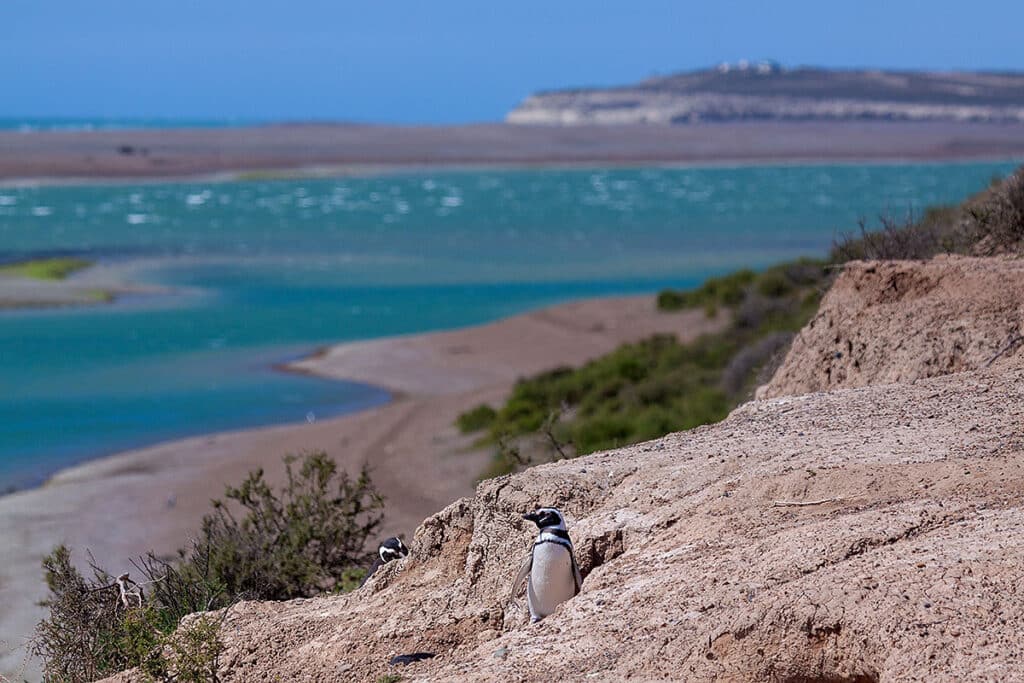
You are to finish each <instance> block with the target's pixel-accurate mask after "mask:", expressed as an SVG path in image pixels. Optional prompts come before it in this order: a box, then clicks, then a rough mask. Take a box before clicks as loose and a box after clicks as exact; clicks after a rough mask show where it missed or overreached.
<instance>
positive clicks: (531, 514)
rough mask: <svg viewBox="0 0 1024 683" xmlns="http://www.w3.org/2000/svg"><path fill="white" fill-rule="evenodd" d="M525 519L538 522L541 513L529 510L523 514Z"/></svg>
mask: <svg viewBox="0 0 1024 683" xmlns="http://www.w3.org/2000/svg"><path fill="white" fill-rule="evenodd" d="M523 519H525V520H526V521H527V522H533V523H534V524H536V523H537V522H539V521H540V513H538V512H527V513H526V514H525V515H523Z"/></svg>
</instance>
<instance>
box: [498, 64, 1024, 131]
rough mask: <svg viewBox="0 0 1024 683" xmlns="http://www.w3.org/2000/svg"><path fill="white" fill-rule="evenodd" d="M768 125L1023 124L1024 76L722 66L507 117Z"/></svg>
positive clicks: (530, 101) (585, 93) (585, 92)
mask: <svg viewBox="0 0 1024 683" xmlns="http://www.w3.org/2000/svg"><path fill="white" fill-rule="evenodd" d="M766 119H767V120H793V121H807V120H864V119H879V120H900V121H984V122H1024V74H1018V73H969V72H941V73H940V72H912V71H878V70H848V71H846V70H844V71H833V70H827V69H817V68H809V67H800V68H796V69H783V68H781V67H779V66H778V65H776V64H771V63H761V64H748V63H740V64H738V65H728V64H723V65H720V66H719V67H718V68H716V69H707V70H703V71H694V72H688V73H679V74H674V75H671V76H663V77H656V78H651V79H648V80H646V81H643V82H641V83H638V84H636V85H632V86H624V87H618V88H589V89H573V90H558V91H551V92H543V93H538V94H535V95H531V96H530V97H528V98H527V99H526V100H525V101H524V102H523V103H522V104H520V105H519V106H518V107H516V108H515V109H514V110H512V111H511V112H510V113H509V114H508V116H507V117H506V121H507V122H508V123H516V124H545V125H552V124H554V125H581V124H616V125H623V124H637V123H657V124H675V123H692V122H696V121H741V120H766Z"/></svg>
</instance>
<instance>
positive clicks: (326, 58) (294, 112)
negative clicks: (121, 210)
mask: <svg viewBox="0 0 1024 683" xmlns="http://www.w3.org/2000/svg"><path fill="white" fill-rule="evenodd" d="M1022 26H1024V1H1022V0H999V1H993V0H976V1H974V2H970V3H967V2H953V1H951V0H931V1H930V2H917V1H902V2H901V1H899V0H890V1H889V2H882V1H879V0H857V1H856V2H843V3H838V2H830V1H829V0H816V1H814V2H787V1H776V2H771V1H769V0H742V1H741V0H737V1H735V2H728V1H719V2H715V1H712V0H705V1H703V2H686V1H683V0H677V1H674V2H672V1H666V0H650V1H645V0H631V1H630V2H616V3H612V2H604V1H602V0H586V1H584V0H545V1H543V2H540V1H536V0H516V1H514V2H495V1H494V0H491V1H488V0H472V1H470V0H452V1H450V2H445V1H443V0H435V1H434V2H422V1H419V2H415V1H412V0H391V1H390V2H389V1H387V0H383V1H381V0H376V1H370V2H365V3H354V2H347V1H345V0H291V1H288V0H266V1H263V0H0V117H17V116H64V117H77V116H109V117H129V116H139V117H154V116H160V117H171V118H176V117H193V118H195V117H198V118H241V119H291V120H298V119H340V120H351V121H380V122H398V123H454V122H460V123H461V122H472V121H489V120H499V119H500V118H501V117H502V116H503V115H504V114H505V112H507V111H508V110H509V109H510V108H512V107H513V106H515V104H516V103H517V102H518V101H519V100H521V99H522V98H523V97H525V96H526V95H527V94H529V93H530V92H531V91H534V90H538V89H546V88H547V89H550V88H559V87H568V86H579V85H611V84H621V83H628V82H630V81H635V80H638V79H641V78H644V77H647V76H650V75H652V74H654V73H669V72H672V71H678V70H686V69H693V68H698V67H702V66H707V65H711V64H715V63H717V62H720V61H723V60H726V61H735V60H738V59H741V58H750V59H761V58H771V59H775V60H778V61H780V62H782V63H783V64H786V65H797V64H814V65H823V66H835V67H844V66H845V67H851V66H871V67H892V68H937V69H949V68H959V69H1004V70H1005V69H1024V40H1022V39H1021V34H1020V31H1021V27H1022Z"/></svg>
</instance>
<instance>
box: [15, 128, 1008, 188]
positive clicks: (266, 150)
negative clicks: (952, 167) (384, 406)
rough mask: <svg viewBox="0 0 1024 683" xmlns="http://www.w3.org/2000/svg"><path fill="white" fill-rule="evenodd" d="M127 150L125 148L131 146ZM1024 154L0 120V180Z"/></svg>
mask: <svg viewBox="0 0 1024 683" xmlns="http://www.w3.org/2000/svg"><path fill="white" fill-rule="evenodd" d="M126 150H127V151H126ZM1022 157H1024V125H1020V124H1005V123H952V122H878V121H841V122H827V121H808V122H732V123H702V124H690V125H686V126H659V125H645V126H637V125H634V126H596V125H592V126H568V127H567V126H515V125H508V124H499V123H492V124H472V125H464V126H374V125H364V124H352V125H332V124H300V125H287V126H286V125H266V126H259V127H235V128H231V127H228V128H168V129H119V130H98V131H63V132H61V131H56V132H55V131H36V132H30V133H21V132H11V131H0V183H3V184H4V185H8V186H12V185H13V186H17V185H26V184H28V185H39V184H43V183H49V182H59V183H64V182H67V183H69V184H75V183H89V182H119V181H124V182H149V181H155V182H159V181H167V180H179V181H183V182H185V181H200V182H209V181H210V179H215V180H229V181H230V180H244V179H245V177H244V176H246V175H256V176H259V175H267V176H268V178H269V179H276V178H277V177H278V176H281V175H284V176H286V177H287V176H289V175H293V174H295V173H298V174H299V175H300V177H306V176H308V175H312V177H318V176H327V177H334V176H339V175H366V174H373V173H393V172H401V171H408V170H417V169H424V168H430V169H434V168H444V169H459V168H465V169H481V168H488V167H497V168H536V167H545V168H547V167H551V168H557V167H581V166H582V167H587V166H595V165H602V166H607V167H613V166H618V165H624V166H637V165H644V166H650V165H697V164H723V163H724V164H771V163H808V162H838V161H846V162H850V163H858V162H860V163H864V162H871V161H879V162H894V163H898V162H903V163H907V162H915V161H916V162H925V161H983V160H991V159H1017V158H1022Z"/></svg>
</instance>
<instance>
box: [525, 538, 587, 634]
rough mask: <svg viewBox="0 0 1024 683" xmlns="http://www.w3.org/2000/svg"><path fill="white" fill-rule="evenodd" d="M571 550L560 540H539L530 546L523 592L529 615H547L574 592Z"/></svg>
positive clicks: (574, 583) (536, 616)
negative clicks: (528, 566)
mask: <svg viewBox="0 0 1024 683" xmlns="http://www.w3.org/2000/svg"><path fill="white" fill-rule="evenodd" d="M570 553H571V551H570V550H569V549H568V548H566V547H565V546H564V545H561V544H559V543H550V542H549V543H539V544H537V545H536V546H535V547H534V549H533V567H532V568H531V569H530V580H529V582H528V583H527V587H526V595H527V601H528V604H529V607H530V614H531V615H532V616H533V617H535V618H538V617H546V616H548V615H549V614H551V613H553V612H554V611H555V608H557V607H558V605H560V604H561V603H563V602H565V601H566V600H568V599H569V598H571V597H573V596H574V595H575V594H576V582H575V580H574V578H573V571H572V555H571V554H570Z"/></svg>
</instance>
